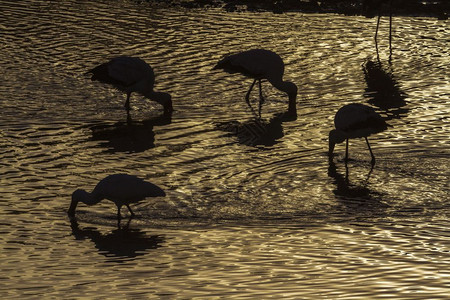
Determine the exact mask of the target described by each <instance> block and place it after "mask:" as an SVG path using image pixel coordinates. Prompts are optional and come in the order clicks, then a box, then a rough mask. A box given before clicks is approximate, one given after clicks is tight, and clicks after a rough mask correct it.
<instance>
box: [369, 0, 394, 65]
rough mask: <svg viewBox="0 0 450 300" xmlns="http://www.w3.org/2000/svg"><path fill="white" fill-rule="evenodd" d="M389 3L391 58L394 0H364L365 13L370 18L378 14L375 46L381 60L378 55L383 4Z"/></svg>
mask: <svg viewBox="0 0 450 300" xmlns="http://www.w3.org/2000/svg"><path fill="white" fill-rule="evenodd" d="M385 4H387V5H388V10H389V60H391V58H392V0H364V1H363V10H364V15H365V16H366V17H368V18H372V17H374V16H375V15H376V14H378V19H377V28H376V30H375V37H374V39H375V48H376V51H377V58H378V60H380V58H379V55H378V41H377V37H378V29H379V27H380V20H381V15H382V12H383V9H382V8H383V6H384V5H385Z"/></svg>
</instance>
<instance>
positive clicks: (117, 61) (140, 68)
mask: <svg viewBox="0 0 450 300" xmlns="http://www.w3.org/2000/svg"><path fill="white" fill-rule="evenodd" d="M88 73H92V77H91V80H92V81H100V82H102V83H106V84H111V85H113V86H114V87H115V88H117V89H118V90H120V91H122V92H124V93H126V94H127V101H126V102H125V108H126V109H127V111H128V110H129V109H130V95H131V93H132V92H137V93H140V94H142V95H143V96H144V97H146V98H148V99H150V100H153V101H156V102H158V103H160V104H161V105H162V106H163V107H164V113H171V112H172V111H173V108H172V98H171V96H170V95H169V94H167V93H162V92H155V91H154V90H153V86H154V84H155V73H154V72H153V68H152V67H151V66H150V65H148V64H147V63H146V62H145V61H143V60H142V59H140V58H137V57H130V56H119V57H115V58H113V59H111V60H110V61H109V62H107V63H103V64H101V65H99V66H97V67H95V68H93V69H91V70H89V71H88Z"/></svg>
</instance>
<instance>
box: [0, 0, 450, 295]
mask: <svg viewBox="0 0 450 300" xmlns="http://www.w3.org/2000/svg"><path fill="white" fill-rule="evenodd" d="M0 7H1V10H2V18H0V26H1V32H2V34H1V35H0V49H1V51H0V67H1V70H2V72H1V75H0V76H1V85H0V95H1V97H0V105H1V106H0V108H1V110H0V114H1V118H0V135H1V140H0V160H1V164H0V174H1V176H0V212H1V215H2V219H1V221H0V222H1V227H0V231H1V234H0V241H1V243H0V247H1V251H0V263H1V264H0V266H1V267H0V271H1V275H0V295H1V296H2V298H4V299H12V298H20V299H22V298H24V297H27V296H29V297H32V296H36V295H41V296H42V295H45V296H50V297H55V298H75V297H90V298H94V297H101V298H119V297H120V298H124V297H126V298H132V297H134V298H137V297H143V296H144V297H165V296H167V298H173V297H176V298H191V297H194V296H202V297H217V298H219V297H224V298H229V297H232V296H235V297H248V298H251V299H256V298H261V297H263V298H264V297H269V296H273V297H283V298H296V299H318V298H329V299H335V298H346V299H349V298H353V299H354V298H357V299H367V298H372V299H374V298H390V299H392V298H395V299H411V298H416V299H444V298H447V297H448V295H449V294H450V289H449V285H448V283H449V280H450V271H449V264H450V256H449V232H450V228H449V227H450V226H449V221H448V216H449V192H450V191H449V167H450V160H449V154H450V120H449V116H450V101H449V95H450V88H449V71H448V70H449V56H448V53H449V52H450V49H449V47H448V45H449V44H450V43H449V39H450V29H449V28H450V27H449V21H443V20H436V19H431V18H408V17H395V18H394V39H393V45H394V49H393V56H392V63H391V64H389V62H388V53H389V49H388V38H387V37H388V28H387V23H388V22H387V20H384V19H382V25H381V26H382V27H381V32H380V34H379V38H380V40H379V50H380V52H379V54H380V62H377V60H376V52H375V45H374V42H373V34H374V29H375V22H376V20H375V19H367V18H364V17H357V16H351V17H348V16H339V15H304V14H296V13H289V14H280V15H275V14H272V13H226V12H223V11H220V10H181V9H175V8H174V9H167V8H155V7H152V6H149V4H146V3H141V4H139V3H137V2H134V1H48V2H47V1H19V2H15V1H14V2H13V1H10V2H9V1H2V2H1V4H0ZM262 47H264V48H267V49H271V50H274V51H276V52H277V53H279V54H280V55H281V56H282V57H283V59H284V61H285V64H286V68H285V69H286V72H285V73H286V74H285V78H286V79H289V80H291V81H293V82H295V83H296V84H297V85H298V87H299V96H298V103H297V110H298V118H297V119H296V120H292V119H287V118H283V117H282V116H280V114H282V113H283V112H285V111H286V110H287V97H286V95H284V94H283V93H281V92H279V91H277V90H276V89H274V88H272V87H271V86H270V84H268V83H265V84H263V93H264V95H265V97H266V100H267V101H266V103H265V104H264V106H263V108H262V118H261V119H258V118H256V116H255V114H254V112H252V111H251V110H250V109H249V107H248V106H247V105H246V103H245V100H244V96H245V92H246V90H247V89H248V86H249V85H250V83H251V80H248V79H245V78H243V77H240V76H239V75H237V74H236V75H230V74H226V73H224V72H220V71H212V70H211V69H212V68H213V67H214V65H215V63H216V62H217V61H218V60H219V59H220V58H222V57H223V56H224V55H226V54H229V53H234V52H238V51H241V50H245V49H250V48H262ZM118 55H134V56H139V57H141V58H143V59H144V60H146V61H147V62H149V63H150V64H151V65H152V66H153V68H154V70H155V73H156V74H157V78H156V85H155V89H156V90H160V91H166V92H169V93H171V94H172V97H173V100H174V108H175V112H174V114H173V116H172V117H171V118H167V117H164V116H161V115H160V114H161V112H162V110H161V107H160V106H158V105H157V104H155V103H153V102H150V101H147V100H143V99H142V98H143V97H141V96H139V95H132V100H131V105H132V108H133V109H132V111H131V119H132V120H131V121H130V122H127V119H126V113H125V110H124V108H123V104H124V100H125V97H124V95H122V94H121V93H120V92H117V91H115V90H113V89H111V88H110V87H108V86H105V85H102V84H99V83H96V82H91V81H90V80H89V77H88V75H85V72H86V71H87V70H89V69H90V68H92V67H93V66H95V65H97V64H98V63H102V62H105V61H106V60H108V59H109V58H111V57H114V56H118ZM257 97H258V95H257V92H255V93H253V94H252V101H251V102H252V104H253V106H254V107H256V105H257ZM351 102H357V103H365V104H368V105H371V106H373V107H375V108H376V109H377V110H378V111H379V112H380V113H381V114H382V115H383V116H384V117H385V118H386V119H387V120H388V123H389V124H390V125H391V127H389V129H388V130H387V131H385V132H383V133H380V134H377V135H376V136H373V137H371V138H370V141H371V144H372V149H373V151H374V153H375V155H376V157H377V163H376V165H375V167H374V168H373V170H371V168H370V155H369V153H368V151H367V149H366V145H365V142H364V140H352V141H351V142H350V158H351V160H350V161H349V163H348V166H347V168H346V167H345V164H344V162H343V155H344V152H345V149H344V148H345V145H343V144H339V145H337V147H336V156H335V158H334V162H333V163H331V164H329V163H328V159H327V151H328V132H329V130H330V129H332V127H333V116H334V114H335V112H336V111H337V110H338V109H339V108H340V107H341V106H343V105H345V104H348V103H351ZM114 173H129V174H134V175H138V176H140V177H142V178H144V179H146V180H149V181H151V182H153V183H155V184H157V185H159V186H161V187H162V188H164V189H165V191H166V193H167V197H165V198H161V199H156V200H155V199H149V200H148V201H144V202H142V203H141V204H139V205H135V206H134V210H135V212H136V215H137V216H136V218H134V219H133V220H131V222H130V224H129V226H127V224H126V223H127V220H125V221H123V222H122V226H121V227H120V228H118V227H117V224H116V219H115V217H116V211H115V207H114V205H113V204H112V203H111V202H108V201H105V202H102V203H101V204H99V205H96V206H93V207H87V206H85V205H82V204H80V205H79V207H78V210H77V219H76V220H75V221H72V222H70V220H69V219H68V218H67V215H66V210H67V208H68V206H69V202H70V195H71V193H72V192H73V191H74V190H75V189H76V188H85V189H88V190H90V189H92V188H93V187H94V186H95V184H96V183H97V182H98V181H99V180H100V179H102V178H103V177H105V176H106V175H109V174H114ZM123 214H125V211H124V212H123Z"/></svg>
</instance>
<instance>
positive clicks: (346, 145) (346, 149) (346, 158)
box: [345, 139, 348, 162]
mask: <svg viewBox="0 0 450 300" xmlns="http://www.w3.org/2000/svg"><path fill="white" fill-rule="evenodd" d="M347 161H348V139H346V142H345V162H347Z"/></svg>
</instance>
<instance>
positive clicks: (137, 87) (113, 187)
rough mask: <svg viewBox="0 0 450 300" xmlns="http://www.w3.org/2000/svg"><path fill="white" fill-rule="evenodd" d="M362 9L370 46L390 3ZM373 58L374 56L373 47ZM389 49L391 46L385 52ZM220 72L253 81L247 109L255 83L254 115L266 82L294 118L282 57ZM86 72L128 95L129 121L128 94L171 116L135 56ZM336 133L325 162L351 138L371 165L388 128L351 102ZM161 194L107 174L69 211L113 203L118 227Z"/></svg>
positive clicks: (258, 53)
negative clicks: (372, 21) (369, 25)
mask: <svg viewBox="0 0 450 300" xmlns="http://www.w3.org/2000/svg"><path fill="white" fill-rule="evenodd" d="M365 3H367V10H368V11H369V10H370V11H372V12H373V11H375V10H378V12H379V14H378V20H377V28H376V32H375V43H377V42H376V39H377V34H378V27H379V22H380V18H381V9H380V7H381V5H382V4H383V3H388V4H389V6H390V5H391V0H367V1H365ZM391 27H392V14H390V26H389V44H390V45H391ZM376 47H377V55H378V46H377V44H376ZM390 48H391V47H390ZM216 69H220V70H224V71H225V72H227V73H230V74H234V73H240V74H242V75H244V76H246V77H249V78H252V79H253V83H252V84H251V85H250V88H249V89H248V91H247V93H246V95H245V100H246V102H247V104H248V105H249V106H250V100H249V99H250V93H251V91H252V89H253V87H254V86H255V84H256V83H258V88H259V109H260V110H259V111H260V113H261V106H262V104H263V103H264V96H263V93H262V87H261V81H262V80H264V79H265V80H267V81H268V82H269V83H270V84H272V86H274V87H275V88H276V89H278V90H280V91H282V92H285V93H286V94H287V95H288V97H289V102H288V110H287V114H289V115H291V116H294V117H296V116H297V110H296V99H297V86H296V85H295V84H294V83H292V82H290V81H285V80H283V76H284V62H283V60H282V58H281V57H280V56H279V55H278V54H276V53H275V52H272V51H270V50H265V49H252V50H247V51H243V52H239V53H237V54H232V55H228V56H226V57H224V58H223V59H222V60H220V61H219V62H218V63H217V64H216V66H215V67H214V68H213V70H216ZM87 73H91V74H92V77H91V80H93V81H100V82H102V83H107V84H111V85H112V86H114V87H115V88H117V89H118V90H120V91H122V92H124V93H125V94H126V95H127V99H126V101H125V108H126V111H127V114H128V116H129V111H130V97H131V93H133V92H136V93H139V94H141V95H143V96H144V97H146V98H148V99H150V100H152V101H155V102H157V103H159V104H161V105H162V106H163V108H164V114H165V115H170V114H172V112H173V107H172V98H171V96H170V94H168V93H164V92H156V91H154V90H153V87H154V84H155V74H154V72H153V68H152V67H151V66H150V65H148V64H147V63H146V62H145V61H143V60H142V59H140V58H137V57H130V56H120V57H116V58H113V59H111V60H110V61H109V62H106V63H103V64H101V65H99V66H97V67H95V68H93V69H91V70H89V71H88V72H87ZM334 125H335V129H333V130H331V131H330V133H329V138H328V140H329V148H328V157H329V160H330V162H332V159H333V152H334V148H335V145H336V144H337V143H342V142H344V141H346V148H345V162H347V160H348V140H349V139H352V138H362V137H364V138H365V140H366V143H367V147H368V149H369V152H370V155H371V158H372V160H371V163H372V166H373V165H374V164H375V156H374V154H373V152H372V149H371V148H370V144H369V140H368V139H367V137H368V136H369V135H371V134H375V133H379V132H382V131H384V130H386V129H387V127H388V124H386V122H385V121H384V119H383V118H382V117H381V116H380V115H379V114H378V113H377V112H375V110H374V109H373V108H372V107H370V106H367V105H363V104H358V103H352V104H348V105H345V106H343V107H341V108H340V109H339V110H338V111H337V113H336V115H335V117H334ZM165 195H166V194H165V192H164V191H163V190H162V189H161V188H160V187H158V186H156V185H154V184H152V183H150V182H147V181H144V180H142V179H140V178H138V177H136V176H132V175H127V174H115V175H109V176H107V177H105V178H104V179H102V180H101V181H100V182H99V183H98V184H97V186H96V187H95V188H94V190H93V191H92V192H91V193H89V192H86V191H85V190H81V189H78V190H76V191H75V192H73V194H72V202H71V204H70V208H69V210H68V215H69V216H70V217H72V218H73V217H74V216H75V210H76V207H77V204H78V203H79V202H83V203H85V204H87V205H94V204H96V203H98V202H100V201H101V200H103V199H108V200H111V201H113V202H114V203H115V204H116V206H117V219H118V221H119V222H120V219H121V214H120V209H121V207H122V206H126V207H127V208H128V210H129V211H130V213H131V216H133V215H134V213H133V211H132V210H131V207H130V204H131V203H135V202H138V201H141V200H143V199H144V198H146V197H164V196H165Z"/></svg>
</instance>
